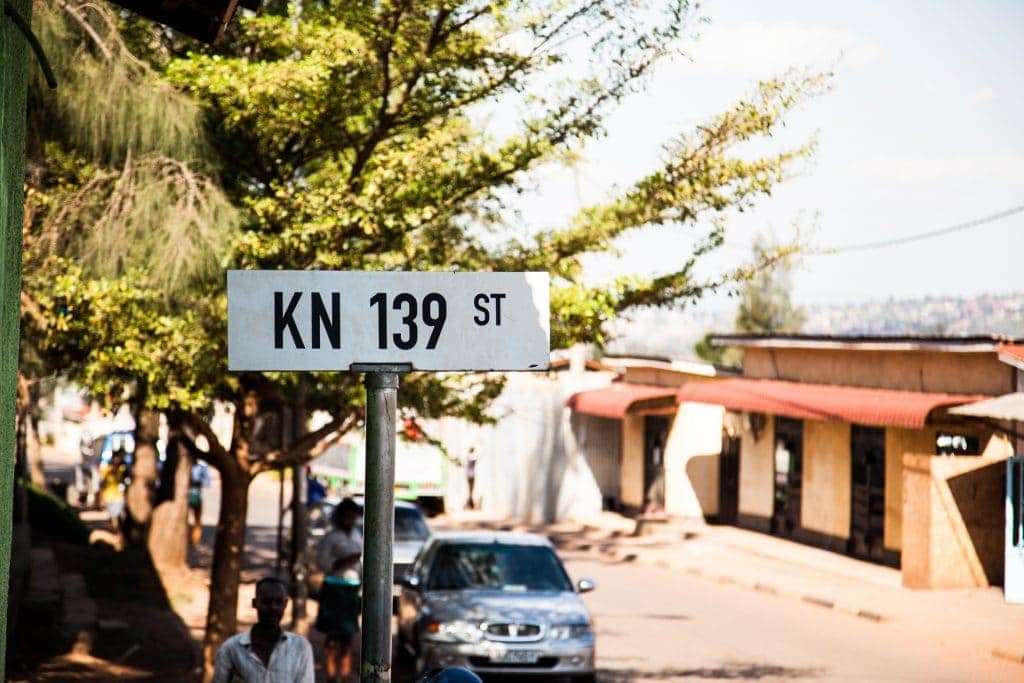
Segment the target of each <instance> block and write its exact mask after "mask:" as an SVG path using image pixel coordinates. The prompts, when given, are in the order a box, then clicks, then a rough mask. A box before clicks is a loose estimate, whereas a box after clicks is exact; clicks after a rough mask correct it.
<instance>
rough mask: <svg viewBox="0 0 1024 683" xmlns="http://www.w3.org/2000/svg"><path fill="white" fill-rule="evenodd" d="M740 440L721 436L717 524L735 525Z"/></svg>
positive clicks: (737, 501) (737, 512)
mask: <svg viewBox="0 0 1024 683" xmlns="http://www.w3.org/2000/svg"><path fill="white" fill-rule="evenodd" d="M739 504H740V438H739V437H736V436H729V435H728V434H725V433H723V434H722V454H721V455H720V456H719V458H718V522H719V523H720V524H736V522H737V519H738V517H739V511H740V505H739Z"/></svg>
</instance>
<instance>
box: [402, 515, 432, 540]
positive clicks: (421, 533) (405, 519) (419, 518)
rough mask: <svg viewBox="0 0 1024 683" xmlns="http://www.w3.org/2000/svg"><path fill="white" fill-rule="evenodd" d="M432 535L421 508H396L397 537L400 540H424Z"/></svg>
mask: <svg viewBox="0 0 1024 683" xmlns="http://www.w3.org/2000/svg"><path fill="white" fill-rule="evenodd" d="M428 536H430V531H429V530H428V529H427V525H426V524H425V523H424V522H423V515H421V514H420V512H419V510H413V509H410V508H403V507H396V508H395V539H397V540H400V541H422V540H425V539H426V538H427V537H428Z"/></svg>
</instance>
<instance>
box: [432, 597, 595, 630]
mask: <svg viewBox="0 0 1024 683" xmlns="http://www.w3.org/2000/svg"><path fill="white" fill-rule="evenodd" d="M423 607H424V609H423V611H424V613H425V614H429V617H430V618H431V619H436V620H437V621H455V620H457V619H462V620H467V621H481V622H483V621H491V622H515V623H523V624H569V623H582V622H587V623H589V622H590V617H589V615H588V614H587V608H586V607H584V606H583V601H582V600H580V598H579V596H578V595H576V594H575V593H571V592H569V591H535V592H529V593H509V592H504V591H495V590H486V591H484V590H479V591H477V590H459V591H427V592H425V593H424V594H423Z"/></svg>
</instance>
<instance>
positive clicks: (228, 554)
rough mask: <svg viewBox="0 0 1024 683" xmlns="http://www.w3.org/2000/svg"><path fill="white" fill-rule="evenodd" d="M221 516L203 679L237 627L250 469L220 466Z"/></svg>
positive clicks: (214, 552) (204, 645)
mask: <svg viewBox="0 0 1024 683" xmlns="http://www.w3.org/2000/svg"><path fill="white" fill-rule="evenodd" d="M220 481H221V485H220V488H221V499H220V517H219V519H218V520H217V538H216V541H215V542H214V546H213V567H212V568H211V570H210V606H209V609H208V611H207V614H206V637H205V638H204V640H203V680H204V681H210V680H211V679H212V678H213V664H214V659H215V658H216V656H217V650H218V649H220V646H221V644H222V643H223V642H224V641H225V640H227V639H228V638H230V637H231V636H233V635H235V632H236V630H237V628H238V621H237V618H238V582H239V577H240V575H241V571H242V552H243V550H244V548H245V517H246V512H247V507H248V495H249V482H250V481H251V479H250V476H249V473H248V472H246V471H245V470H243V469H242V468H241V466H240V465H238V464H235V463H231V464H229V465H227V466H226V467H223V468H221V469H220Z"/></svg>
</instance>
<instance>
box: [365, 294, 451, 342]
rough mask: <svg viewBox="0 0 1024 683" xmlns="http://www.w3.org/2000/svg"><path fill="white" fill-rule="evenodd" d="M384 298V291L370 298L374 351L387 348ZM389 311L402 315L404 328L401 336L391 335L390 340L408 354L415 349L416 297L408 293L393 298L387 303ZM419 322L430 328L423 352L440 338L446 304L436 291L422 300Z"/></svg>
mask: <svg viewBox="0 0 1024 683" xmlns="http://www.w3.org/2000/svg"><path fill="white" fill-rule="evenodd" d="M387 300H388V295H387V293H386V292H377V293H376V294H374V295H373V296H372V297H370V307H371V308H372V307H376V308H377V348H380V349H386V348H388V310H387V309H388V305H387ZM391 308H393V309H394V310H396V311H400V312H401V313H402V325H404V326H405V331H404V333H400V332H395V333H394V334H392V335H391V340H392V341H393V342H394V344H395V346H396V347H398V348H399V349H401V350H403V351H408V350H409V349H412V348H413V347H415V346H416V342H417V341H418V340H419V327H418V325H417V322H416V320H417V318H418V317H419V315H420V305H419V302H418V301H417V300H416V297H415V296H413V295H412V294H409V293H408V292H402V293H401V294H397V295H395V298H394V299H392V300H391ZM422 309H423V316H422V317H423V323H424V324H425V325H426V326H427V327H429V328H430V338H429V339H427V349H433V348H435V347H436V346H437V340H438V339H440V337H441V330H442V329H444V323H445V321H446V320H447V319H448V302H447V301H445V298H444V297H443V296H441V295H440V294H438V293H437V292H431V293H430V294H427V295H426V296H425V297H423V306H422Z"/></svg>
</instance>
